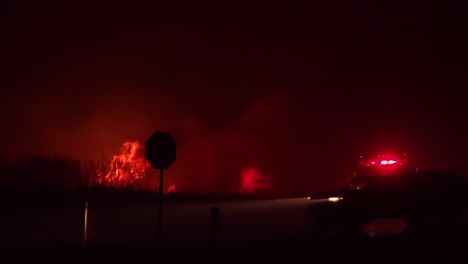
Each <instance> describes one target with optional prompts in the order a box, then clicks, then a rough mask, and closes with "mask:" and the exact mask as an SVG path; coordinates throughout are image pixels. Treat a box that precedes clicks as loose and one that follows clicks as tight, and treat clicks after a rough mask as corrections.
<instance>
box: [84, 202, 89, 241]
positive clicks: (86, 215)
mask: <svg viewBox="0 0 468 264" xmlns="http://www.w3.org/2000/svg"><path fill="white" fill-rule="evenodd" d="M87 242H88V201H86V202H85V208H84V225H83V244H86V243H87Z"/></svg>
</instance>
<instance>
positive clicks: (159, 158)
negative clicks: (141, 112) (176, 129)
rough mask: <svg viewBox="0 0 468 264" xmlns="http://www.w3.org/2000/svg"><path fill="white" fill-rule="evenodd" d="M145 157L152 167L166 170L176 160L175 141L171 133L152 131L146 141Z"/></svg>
mask: <svg viewBox="0 0 468 264" xmlns="http://www.w3.org/2000/svg"><path fill="white" fill-rule="evenodd" d="M145 158H146V160H148V162H149V163H150V164H151V166H153V168H155V169H163V170H167V169H168V168H169V167H170V166H171V165H172V163H173V162H174V161H175V160H176V142H175V140H174V139H173V138H172V136H171V134H169V132H165V131H156V132H154V134H153V135H151V137H150V138H149V139H148V140H147V141H146V146H145Z"/></svg>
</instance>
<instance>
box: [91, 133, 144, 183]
mask: <svg viewBox="0 0 468 264" xmlns="http://www.w3.org/2000/svg"><path fill="white" fill-rule="evenodd" d="M141 149H142V146H141V145H140V143H139V142H138V141H128V142H125V143H124V144H123V145H122V148H121V149H120V154H119V155H114V156H113V158H112V159H111V160H110V161H108V162H105V163H104V164H103V165H102V166H101V168H100V169H99V170H98V172H97V176H98V178H97V183H98V184H101V185H104V186H108V187H117V188H120V187H133V188H135V187H137V188H138V187H140V188H141V187H142V185H143V184H144V183H145V180H146V178H147V165H146V160H145V158H144V156H143V155H142V154H141V151H140V150H141Z"/></svg>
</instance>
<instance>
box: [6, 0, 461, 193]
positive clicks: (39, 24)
mask: <svg viewBox="0 0 468 264" xmlns="http://www.w3.org/2000/svg"><path fill="white" fill-rule="evenodd" d="M401 2H402V3H398V2H397V1H370V0H368V1H345V0H341V1H160V2H157V1H91V0H81V1H80V0H68V1H63V0H61V1H59V0H57V1H50V0H43V1H32V0H30V1H27V0H19V1H15V0H3V1H1V2H0V32H1V37H0V66H1V68H0V87H1V90H0V98H1V104H0V123H1V129H0V155H3V156H8V157H14V156H17V155H25V154H45V155H58V156H67V157H73V158H76V159H83V160H85V159H93V158H96V157H99V156H100V155H101V154H106V155H112V154H115V153H117V152H118V151H119V148H120V147H121V145H122V143H124V142H125V141H128V140H139V141H140V142H144V141H145V140H146V139H147V137H148V136H150V135H151V134H152V133H153V132H154V131H155V130H167V131H170V132H171V133H172V135H173V136H174V138H175V139H176V140H177V143H178V151H179V152H178V160H177V161H176V162H175V163H174V165H173V167H171V168H170V169H169V170H168V172H167V175H168V177H167V181H168V182H169V183H171V182H173V183H176V184H177V185H178V187H179V188H182V189H184V188H185V189H190V188H195V189H196V188H199V189H203V188H212V189H219V190H229V189H230V188H231V187H232V186H233V185H235V182H236V181H237V180H238V178H237V177H238V175H239V171H240V170H241V169H242V168H245V167H256V168H257V169H258V170H259V171H260V172H261V173H264V174H270V175H271V177H272V186H273V187H272V188H273V189H274V190H275V191H277V192H288V193H292V192H297V193H304V192H308V191H309V190H319V189H326V188H331V187H336V186H340V185H342V184H343V181H344V180H345V179H348V178H349V177H351V176H352V173H353V166H354V165H356V159H357V157H358V156H359V155H360V154H362V153H371V152H379V153H385V152H405V153H408V155H410V157H411V158H412V159H413V160H414V161H417V163H418V165H419V166H420V167H423V168H432V169H440V168H443V169H454V170H457V171H460V172H463V173H465V172H468V169H467V168H466V166H467V164H466V160H467V158H468V154H467V153H468V148H467V147H468V140H467V132H468V118H467V116H466V114H467V107H468V106H467V104H466V101H467V99H466V98H467V96H466V95H465V94H467V93H466V91H465V89H466V87H467V83H468V82H467V81H468V80H467V79H468V77H467V74H466V72H467V70H468V67H467V66H468V65H467V62H468V60H467V59H468V56H467V55H468V52H467V51H468V27H467V26H468V23H467V22H468V21H467V20H468V16H467V9H466V6H462V5H461V2H462V1H458V2H451V1H442V0H440V1H401Z"/></svg>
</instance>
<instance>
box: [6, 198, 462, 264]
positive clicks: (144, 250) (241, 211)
mask: <svg viewBox="0 0 468 264" xmlns="http://www.w3.org/2000/svg"><path fill="white" fill-rule="evenodd" d="M150 196H151V195H150ZM150 196H148V197H150ZM63 197H64V198H63V199H62V200H60V199H57V200H56V201H55V202H53V201H52V200H50V199H49V200H47V199H44V198H37V199H36V200H34V202H33V201H30V203H29V206H26V204H27V203H26V201H27V199H26V200H24V201H23V203H22V204H18V203H17V202H15V204H16V206H13V203H11V204H10V206H6V205H7V204H8V200H5V199H4V201H3V202H4V203H5V209H4V210H3V213H2V220H1V225H2V232H1V242H2V251H3V252H4V253H3V255H4V256H5V257H7V256H8V258H10V259H14V260H17V261H31V260H38V259H45V260H48V261H54V260H56V261H57V262H64V261H66V262H75V261H76V262H84V261H86V262H91V261H95V260H102V261H111V262H135V261H137V262H140V261H141V262H153V263H155V262H156V263H157V262H159V261H167V262H174V261H177V262H186V261H191V262H193V261H198V260H202V261H208V262H219V263H225V262H239V261H242V262H258V261H259V260H261V261H265V262H271V261H286V260H294V261H296V260H297V261H301V260H300V259H302V258H305V260H303V261H307V262H318V263H324V262H333V263H335V262H351V261H352V262H356V261H360V262H362V261H365V262H369V263H382V262H385V263H397V262H405V263H406V262H416V261H424V260H428V261H435V262H440V263H442V262H443V263H454V262H457V263H459V262H460V263H461V262H464V263H465V261H466V260H468V255H467V252H468V225H467V223H468V221H467V219H468V218H467V215H466V214H464V215H463V216H462V217H460V219H459V220H460V221H459V222H460V223H459V224H460V225H459V226H458V227H456V228H454V229H453V230H439V229H437V228H435V227H433V226H432V224H431V222H430V221H428V222H427V224H426V226H425V227H424V228H423V229H421V230H414V231H410V230H405V223H404V222H403V221H402V220H400V219H387V220H385V219H380V220H376V221H374V222H373V223H371V224H370V225H368V226H366V227H365V228H364V229H363V230H362V232H361V234H344V233H342V232H340V231H339V230H337V231H336V232H331V233H327V234H323V233H321V232H319V230H316V228H315V227H314V223H313V219H311V218H310V217H307V216H306V207H305V206H306V205H307V203H309V202H310V201H309V200H307V199H306V198H290V199H251V200H244V199H241V198H236V199H232V198H231V199H214V198H213V197H211V198H210V197H204V198H203V199H201V198H199V199H190V202H187V201H184V199H182V198H181V199H178V198H177V197H176V196H168V197H166V201H165V207H164V218H163V220H164V225H163V226H164V229H163V231H164V233H163V240H162V241H161V242H158V241H157V212H158V210H157V209H158V207H157V200H151V199H152V198H155V197H152V196H151V199H149V200H148V199H147V198H148V197H146V198H145V199H143V198H141V199H134V198H132V199H127V200H125V199H124V200H119V199H107V200H105V199H101V200H97V199H94V201H93V199H91V200H90V202H89V206H88V233H87V243H86V244H83V230H84V229H83V226H84V202H83V200H81V199H74V200H73V199H69V198H66V196H63ZM41 203H42V204H41ZM20 205H21V206H20ZM213 206H217V207H219V208H220V210H221V214H220V218H219V220H220V232H219V236H218V239H217V241H216V243H215V241H214V240H213V235H212V232H211V225H210V219H211V218H210V212H211V208H212V207H213ZM301 262H302V261H301Z"/></svg>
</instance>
